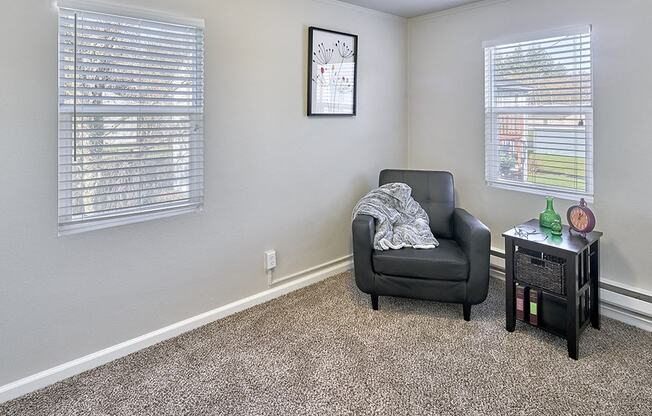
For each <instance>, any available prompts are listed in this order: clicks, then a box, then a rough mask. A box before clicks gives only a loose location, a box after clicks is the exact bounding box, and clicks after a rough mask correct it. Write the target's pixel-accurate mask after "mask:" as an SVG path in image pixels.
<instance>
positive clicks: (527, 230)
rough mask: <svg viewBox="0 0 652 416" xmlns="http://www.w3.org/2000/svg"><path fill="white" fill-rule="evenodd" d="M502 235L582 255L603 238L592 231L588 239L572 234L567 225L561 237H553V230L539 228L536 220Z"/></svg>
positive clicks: (597, 232)
mask: <svg viewBox="0 0 652 416" xmlns="http://www.w3.org/2000/svg"><path fill="white" fill-rule="evenodd" d="M502 235H503V237H509V238H513V239H514V240H517V241H528V242H531V243H537V244H541V245H544V246H548V247H554V248H557V249H559V250H563V251H567V252H570V253H580V252H582V251H583V250H584V249H585V248H586V247H587V246H589V245H591V244H593V243H595V242H596V241H598V240H599V239H600V237H602V233H601V232H600V231H591V232H590V233H588V234H587V235H586V237H582V236H581V235H579V234H577V233H575V232H574V231H573V232H572V234H571V231H570V228H569V227H568V226H567V225H564V226H563V229H562V232H561V236H557V235H553V234H552V231H551V230H549V229H547V228H541V227H540V226H539V220H535V219H533V220H530V221H528V222H525V223H523V224H521V225H517V226H516V227H514V228H512V229H511V230H508V231H505V232H504V233H503V234H502Z"/></svg>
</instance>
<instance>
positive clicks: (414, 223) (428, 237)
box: [353, 183, 439, 250]
mask: <svg viewBox="0 0 652 416" xmlns="http://www.w3.org/2000/svg"><path fill="white" fill-rule="evenodd" d="M411 193H412V188H410V187H409V186H408V185H407V184H404V183H388V184H385V185H383V186H381V187H379V188H376V189H374V190H372V191H371V192H369V193H368V194H367V195H365V196H363V197H362V199H361V200H360V201H358V203H357V204H356V205H355V208H353V218H355V216H356V215H359V214H363V215H370V216H372V217H374V218H375V219H376V234H375V236H374V249H376V250H389V249H394V250H398V249H400V248H403V247H413V248H435V247H437V246H438V245H439V242H438V241H437V240H436V239H435V236H433V235H432V231H430V225H429V224H430V220H429V219H428V214H426V211H424V210H423V208H422V207H421V205H419V203H418V202H417V201H415V200H414V198H412V195H411Z"/></svg>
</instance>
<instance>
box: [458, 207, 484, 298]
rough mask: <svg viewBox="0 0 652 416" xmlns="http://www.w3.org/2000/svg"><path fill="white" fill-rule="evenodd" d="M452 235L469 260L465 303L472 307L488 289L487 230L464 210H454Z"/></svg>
mask: <svg viewBox="0 0 652 416" xmlns="http://www.w3.org/2000/svg"><path fill="white" fill-rule="evenodd" d="M453 235H454V237H455V240H456V241H457V244H459V246H460V247H461V248H462V250H463V251H464V254H466V257H467V258H468V260H469V280H468V282H467V289H466V298H467V302H468V303H469V304H472V305H475V304H478V303H482V302H483V301H484V300H485V299H486V298H487V291H488V289H489V256H490V255H491V233H490V231H489V228H487V226H486V225H484V224H483V223H482V222H480V220H478V219H477V218H475V217H474V216H472V215H471V214H469V213H468V212H466V211H465V210H463V209H461V208H456V209H455V212H454V213H453Z"/></svg>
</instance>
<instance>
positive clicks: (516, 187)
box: [487, 181, 593, 203]
mask: <svg viewBox="0 0 652 416" xmlns="http://www.w3.org/2000/svg"><path fill="white" fill-rule="evenodd" d="M487 185H489V186H490V187H492V188H498V189H506V190H508V191H518V192H525V193H528V194H533V195H541V196H552V197H554V198H558V199H565V200H568V201H576V202H577V201H579V200H580V198H584V200H585V201H586V202H588V203H593V195H589V194H583V193H575V192H565V191H562V190H554V189H541V188H534V187H530V186H525V185H521V184H511V183H504V182H489V181H487Z"/></svg>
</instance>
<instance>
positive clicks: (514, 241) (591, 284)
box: [503, 220, 602, 360]
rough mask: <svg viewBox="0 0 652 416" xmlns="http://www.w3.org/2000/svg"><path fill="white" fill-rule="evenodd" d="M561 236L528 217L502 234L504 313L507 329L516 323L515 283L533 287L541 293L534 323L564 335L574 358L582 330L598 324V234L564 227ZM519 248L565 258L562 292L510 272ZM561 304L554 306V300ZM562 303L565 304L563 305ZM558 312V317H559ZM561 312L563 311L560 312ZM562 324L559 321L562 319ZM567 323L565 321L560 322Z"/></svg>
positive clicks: (555, 302) (513, 327)
mask: <svg viewBox="0 0 652 416" xmlns="http://www.w3.org/2000/svg"><path fill="white" fill-rule="evenodd" d="M563 228H564V229H563V231H562V235H561V237H560V236H554V235H552V233H551V232H550V230H547V229H545V228H541V227H539V221H538V220H530V221H528V222H526V223H524V224H522V225H521V226H518V227H515V228H513V229H511V230H509V231H506V232H504V233H503V237H504V238H505V281H506V284H505V296H506V298H505V300H506V302H505V317H506V321H507V322H506V325H505V326H506V329H507V330H508V331H509V332H514V329H515V327H516V284H517V283H520V284H522V285H524V286H529V287H534V288H535V289H537V290H539V291H540V292H541V293H542V300H541V302H542V305H541V307H542V308H543V309H544V312H543V314H542V316H541V317H540V319H539V324H538V326H539V327H541V328H542V329H544V330H547V331H549V332H551V333H553V334H555V335H558V336H561V337H565V338H566V341H567V343H568V356H569V357H571V358H573V359H575V360H577V358H578V347H579V337H580V334H581V333H582V332H583V331H584V330H585V329H586V327H587V326H588V324H589V323H590V324H591V325H592V326H593V328H596V329H600V237H602V233H601V232H598V231H593V232H591V233H589V234H587V235H586V237H582V236H579V235H576V234H575V233H573V234H570V232H569V228H568V226H564V227H563ZM519 248H523V249H526V250H532V251H536V252H540V253H543V254H548V255H552V256H555V257H558V258H560V259H563V260H564V261H565V264H566V294H565V295H560V294H557V293H554V292H551V291H547V290H545V289H542V288H540V287H536V285H532V284H531V283H524V282H519V277H518V276H515V273H514V254H515V253H516V252H517V251H518V250H519ZM555 304H556V305H562V306H561V307H559V306H557V307H553V305H555ZM564 306H565V307H564ZM560 315H561V316H560ZM563 315H565V316H563ZM560 323H561V324H560ZM564 324H565V325H564Z"/></svg>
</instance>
